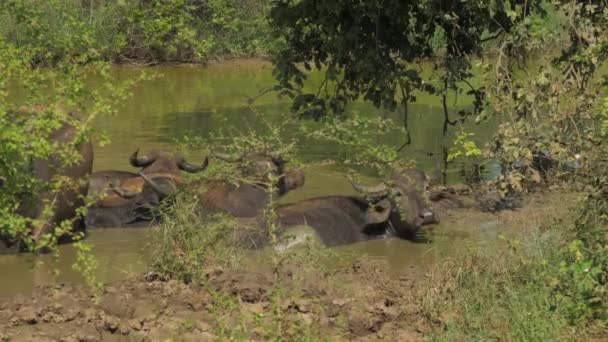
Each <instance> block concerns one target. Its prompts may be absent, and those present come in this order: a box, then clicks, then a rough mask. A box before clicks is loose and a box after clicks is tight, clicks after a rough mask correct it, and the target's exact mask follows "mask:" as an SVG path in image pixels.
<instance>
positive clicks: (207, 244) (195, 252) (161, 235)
mask: <svg viewBox="0 0 608 342" xmlns="http://www.w3.org/2000/svg"><path fill="white" fill-rule="evenodd" d="M197 206H198V204H197V202H196V200H195V199H194V198H193V197H192V196H190V195H188V194H185V193H181V194H180V195H178V196H177V198H176V199H175V203H174V204H173V205H171V206H167V207H166V208H164V209H161V210H164V213H163V220H162V222H161V223H160V225H159V227H157V228H154V232H153V234H152V241H151V243H150V249H151V250H154V251H156V253H155V254H154V257H153V258H152V259H151V261H150V264H149V271H150V272H152V273H153V274H154V275H156V276H158V277H160V278H161V279H177V280H180V281H184V282H192V281H194V282H200V281H201V280H202V279H203V275H204V274H205V273H204V272H206V271H207V270H209V269H210V268H213V267H228V268H236V267H238V266H239V265H240V263H241V257H242V252H241V251H240V250H239V248H238V246H237V244H235V243H234V241H235V238H234V233H235V230H236V228H238V223H237V222H236V220H235V219H234V218H231V217H229V216H228V215H225V214H215V215H209V216H201V215H199V214H198V210H197Z"/></svg>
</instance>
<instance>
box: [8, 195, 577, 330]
mask: <svg viewBox="0 0 608 342" xmlns="http://www.w3.org/2000/svg"><path fill="white" fill-rule="evenodd" d="M564 202H567V203H575V202H576V196H575V195H568V196H563V195H559V196H547V195H546V194H537V195H532V196H528V197H527V198H525V200H524V201H523V207H522V208H521V209H519V210H516V211H503V212H499V213H495V214H491V213H482V212H481V211H479V210H473V209H463V210H454V211H450V212H449V213H447V215H444V216H442V219H443V220H444V222H449V224H454V225H466V221H469V222H471V221H473V222H474V221H476V220H480V221H484V220H487V219H488V218H492V219H494V220H497V221H498V222H499V223H500V225H501V227H504V229H505V230H510V231H512V232H515V231H518V230H519V233H521V234H525V233H526V232H527V230H528V229H530V227H534V226H536V227H541V226H547V225H551V224H553V223H555V222H559V221H561V220H564V219H567V217H568V211H567V210H565V209H564ZM313 268H314V267H313ZM424 277H425V275H424V274H423V272H422V270H420V269H416V268H411V269H409V270H407V271H405V272H403V273H401V274H397V275H395V274H394V273H393V274H388V273H387V272H385V271H384V270H383V268H382V265H381V264H379V263H374V262H372V261H368V260H366V261H357V262H354V263H350V264H348V265H346V266H342V267H340V268H337V269H332V270H326V271H321V268H318V270H316V271H315V270H314V269H313V270H312V272H310V271H308V272H302V268H301V267H299V266H298V265H291V266H284V267H282V268H281V269H280V270H275V271H274V272H270V271H269V272H266V273H260V272H252V271H247V270H225V269H210V270H207V272H206V280H205V281H203V282H202V283H201V284H193V283H192V284H184V283H181V282H178V281H174V280H171V281H162V280H158V279H154V277H153V276H151V275H147V276H144V275H140V276H137V277H133V278H130V279H128V280H124V281H121V282H119V283H114V284H108V285H106V286H105V287H104V288H103V290H102V293H101V296H99V298H101V299H100V300H99V301H97V302H96V301H95V300H94V297H92V295H91V293H90V291H88V290H87V289H86V288H83V287H74V286H71V285H60V286H45V287H39V288H37V289H36V290H35V291H34V293H33V294H32V295H31V296H29V297H27V298H26V297H23V296H19V297H15V298H12V299H8V300H5V301H0V341H123V340H124V341H164V340H181V341H213V340H218V339H230V338H237V339H247V340H268V339H273V338H274V339H277V338H280V339H283V340H290V339H293V338H294V337H295V336H299V335H301V334H306V335H309V336H311V337H313V338H312V339H313V340H318V339H321V338H323V339H325V338H326V337H327V338H329V339H331V340H353V341H368V340H390V341H419V340H422V339H424V338H425V336H427V335H429V334H430V333H431V332H432V331H433V330H434V329H436V328H437V327H439V326H441V324H442V323H441V321H440V320H435V321H433V322H429V320H428V319H427V317H425V315H424V314H423V312H422V310H421V307H420V304H419V303H420V301H419V300H417V298H416V295H417V294H418V293H420V290H419V288H418V287H419V286H420V284H422V283H423V282H421V281H420V279H424ZM442 317H443V316H442ZM442 319H443V318H442ZM442 319H441V320H442ZM449 319H450V314H446V315H445V320H449ZM279 334H280V335H279ZM277 335H279V336H277ZM243 337H244V338H243Z"/></svg>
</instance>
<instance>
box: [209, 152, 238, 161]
mask: <svg viewBox="0 0 608 342" xmlns="http://www.w3.org/2000/svg"><path fill="white" fill-rule="evenodd" d="M213 156H214V157H215V158H217V159H220V160H223V161H226V162H236V161H239V160H242V159H243V158H245V153H241V154H239V155H238V156H232V155H229V154H227V153H219V152H215V153H213Z"/></svg>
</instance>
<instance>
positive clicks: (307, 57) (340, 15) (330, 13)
mask: <svg viewBox="0 0 608 342" xmlns="http://www.w3.org/2000/svg"><path fill="white" fill-rule="evenodd" d="M541 3H542V1H540V0H536V1H379V0H376V1H358V2H353V1H347V0H337V1H326V2H318V1H311V0H302V1H294V0H275V1H273V2H272V4H273V7H272V10H271V12H270V21H271V25H272V26H273V28H274V29H275V31H276V32H277V33H278V34H279V35H280V36H281V38H282V39H284V40H285V41H286V42H287V44H286V46H285V48H283V49H281V50H279V51H277V52H276V53H275V54H274V56H273V58H274V64H275V71H274V72H275V76H276V78H277V80H278V88H279V89H281V90H282V91H283V92H284V93H286V94H288V95H290V96H291V97H293V98H294V108H293V109H295V110H298V111H300V112H303V113H305V114H308V115H309V116H312V117H315V118H318V117H320V116H321V115H324V114H325V113H328V112H331V113H334V114H336V113H338V114H339V113H341V112H343V110H344V107H345V105H346V104H347V103H348V102H350V101H353V100H356V99H358V98H360V97H363V99H365V100H366V101H370V102H372V103H373V104H374V105H376V106H377V107H384V108H387V109H389V110H395V109H396V108H397V106H398V105H399V104H404V105H406V104H407V103H408V102H414V101H415V100H416V98H415V93H416V92H425V93H429V94H440V95H441V94H442V93H443V94H445V92H447V91H448V90H456V89H460V85H459V84H458V82H461V81H466V80H467V79H470V78H471V77H472V73H471V72H470V70H471V64H470V63H469V57H470V56H474V55H478V54H480V53H481V52H483V51H484V47H485V46H486V45H485V44H487V41H489V40H491V39H495V38H497V37H499V36H501V35H502V34H504V33H506V32H509V31H510V30H511V29H512V28H513V27H515V25H516V24H517V23H518V22H519V21H522V20H524V18H526V17H530V16H534V15H542V14H543V13H544V10H543V8H542V6H541ZM429 58H430V59H433V60H435V64H436V66H437V68H438V69H441V70H442V72H443V74H442V75H441V76H440V78H441V83H442V84H441V86H442V87H443V88H444V89H443V90H441V91H440V90H438V89H437V87H436V86H432V85H431V84H430V82H429V80H428V79H425V78H424V77H423V75H421V73H420V72H418V71H417V70H416V69H415V68H414V67H413V63H414V62H416V61H419V60H421V59H429ZM300 65H302V66H303V69H304V70H302V68H300V67H299V66H300ZM313 68H314V69H318V70H324V73H325V81H324V82H323V84H322V86H321V88H320V89H319V90H318V92H317V93H316V94H313V93H305V92H304V91H303V90H302V88H303V84H304V80H305V79H306V78H307V72H308V71H311V70H312V69H313ZM464 87H465V89H466V91H467V92H469V93H470V94H471V95H474V97H475V98H476V104H477V105H478V106H480V105H481V103H480V101H478V100H480V99H481V95H480V93H479V91H478V90H477V89H475V88H474V87H472V86H471V85H470V83H468V82H466V83H465V85H464ZM405 115H406V116H407V109H406V110H405ZM446 121H450V120H449V119H448V118H447V117H446Z"/></svg>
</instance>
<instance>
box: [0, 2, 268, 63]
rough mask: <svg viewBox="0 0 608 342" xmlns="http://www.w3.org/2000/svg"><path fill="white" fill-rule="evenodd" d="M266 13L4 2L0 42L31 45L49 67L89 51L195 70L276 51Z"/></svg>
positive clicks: (190, 6) (245, 8) (167, 5)
mask: <svg viewBox="0 0 608 342" xmlns="http://www.w3.org/2000/svg"><path fill="white" fill-rule="evenodd" d="M268 6H269V3H268V2H267V1H262V0H228V1H226V0H210V1H198V0H146V1H139V0H102V1H76V0H53V1H48V2H47V1H31V0H8V1H6V2H4V3H3V4H1V5H0V27H1V28H0V37H2V38H3V39H6V40H7V41H9V42H11V43H14V44H16V45H36V46H38V47H39V48H40V49H39V50H38V51H37V52H38V53H39V55H40V57H41V59H42V60H44V61H49V62H50V63H51V65H53V64H52V63H53V61H55V60H56V59H60V58H61V57H62V56H64V55H66V54H68V55H82V54H86V53H88V52H89V51H90V48H93V49H94V51H95V53H96V54H97V55H98V56H99V57H101V58H103V59H104V60H106V61H116V62H145V63H163V62H185V63H193V62H194V63H198V62H205V61H208V60H209V59H212V58H217V57H224V56H241V55H252V54H259V53H263V52H266V51H267V50H268V49H270V48H272V47H273V46H274V45H276V42H275V41H273V39H272V38H271V35H270V28H269V26H268V24H267V21H266V19H265V16H266V12H267V11H268ZM75 37H76V38H78V39H74V38H75ZM82 62H85V61H82Z"/></svg>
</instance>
